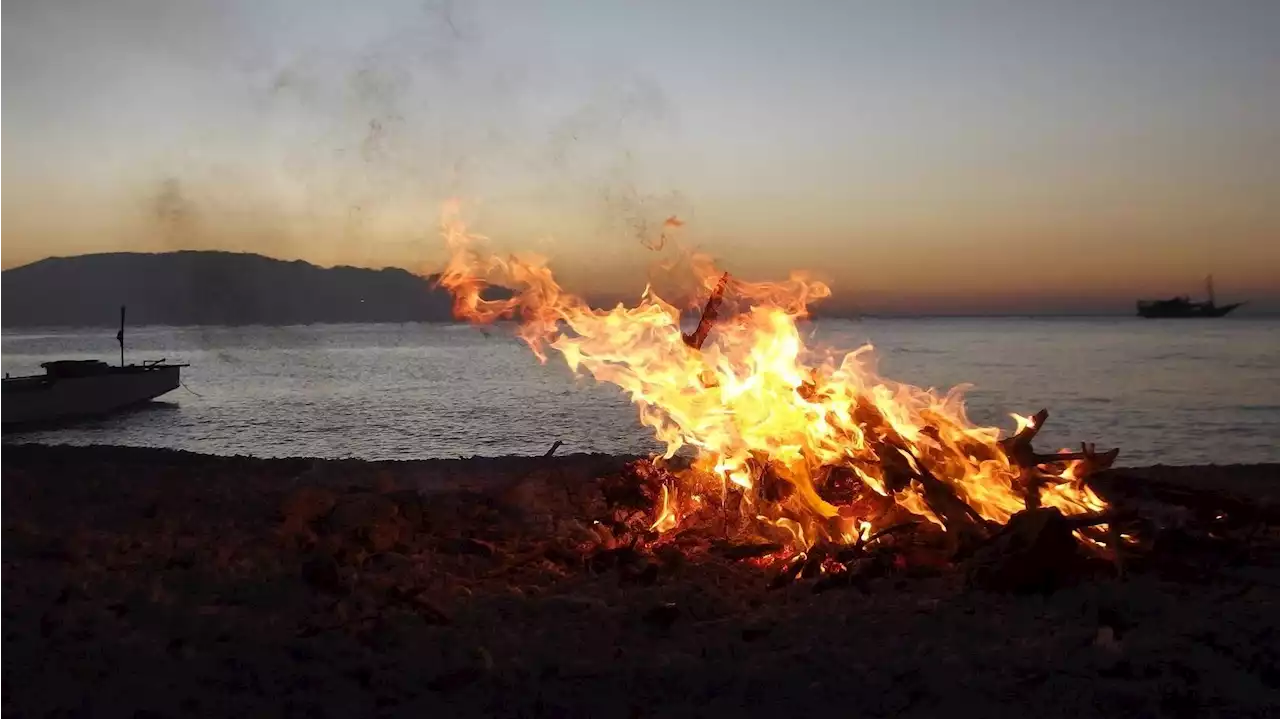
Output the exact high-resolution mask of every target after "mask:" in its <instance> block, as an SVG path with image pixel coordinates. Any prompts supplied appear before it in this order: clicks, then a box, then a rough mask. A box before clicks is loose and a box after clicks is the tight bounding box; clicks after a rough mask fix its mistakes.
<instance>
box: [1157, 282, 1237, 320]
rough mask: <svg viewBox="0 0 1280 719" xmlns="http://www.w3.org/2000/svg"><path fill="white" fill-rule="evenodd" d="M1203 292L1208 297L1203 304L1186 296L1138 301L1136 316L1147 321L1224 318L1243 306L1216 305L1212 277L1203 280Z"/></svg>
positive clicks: (1234, 304)
mask: <svg viewBox="0 0 1280 719" xmlns="http://www.w3.org/2000/svg"><path fill="white" fill-rule="evenodd" d="M1205 290H1206V293H1207V294H1208V295H1209V299H1208V300H1207V301H1205V302H1194V301H1192V299H1191V298H1190V297H1187V296H1186V295H1183V296H1181V297H1174V298H1171V299H1167V300H1138V316H1139V317H1146V318H1147V319H1166V318H1186V317H1224V316H1226V315H1227V313H1229V312H1231V311H1232V310H1234V309H1235V308H1237V307H1239V306H1240V305H1243V304H1244V303H1243V302H1235V303H1233V304H1229V305H1218V304H1217V303H1216V302H1215V301H1214V295H1213V275H1209V276H1208V277H1206V278H1205Z"/></svg>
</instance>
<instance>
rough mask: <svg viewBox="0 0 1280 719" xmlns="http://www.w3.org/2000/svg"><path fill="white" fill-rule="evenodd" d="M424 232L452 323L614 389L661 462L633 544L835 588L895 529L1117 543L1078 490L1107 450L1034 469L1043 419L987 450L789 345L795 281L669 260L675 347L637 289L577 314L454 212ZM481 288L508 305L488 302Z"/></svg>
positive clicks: (1099, 545) (1094, 498)
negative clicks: (510, 331) (433, 238)
mask: <svg viewBox="0 0 1280 719" xmlns="http://www.w3.org/2000/svg"><path fill="white" fill-rule="evenodd" d="M442 220H443V236H444V240H445V243H446V245H447V248H448V251H449V259H448V262H447V265H446V267H445V269H444V271H443V272H442V273H441V275H440V277H439V280H438V282H439V284H440V285H441V286H443V287H445V288H447V289H448V290H449V291H450V292H451V293H452V295H453V298H454V312H455V314H456V316H457V317H459V318H460V319H465V320H468V321H470V322H473V323H491V322H494V321H498V320H515V321H516V322H518V330H517V334H518V336H519V337H520V338H521V339H522V340H523V341H524V342H525V343H527V344H528V346H529V347H530V348H531V349H532V351H533V353H534V354H535V355H536V356H537V357H538V359H539V360H541V361H544V362H545V361H547V359H548V356H549V355H550V354H552V353H554V354H556V355H559V357H560V358H562V359H563V361H564V362H566V363H567V364H568V366H569V367H570V368H571V369H572V370H574V371H575V372H578V373H585V374H586V375H589V376H590V377H593V378H594V379H595V380H597V381H600V382H606V383H610V384H613V385H616V386H617V387H619V388H621V390H622V391H624V392H625V393H626V394H627V395H629V396H630V398H631V400H632V401H633V402H634V403H635V405H636V407H637V409H638V411H639V418H640V421H641V422H642V423H643V424H644V425H645V426H647V427H649V428H652V430H653V432H654V434H655V435H656V437H657V439H658V440H659V441H660V442H661V443H663V444H665V446H666V451H665V452H664V453H662V454H661V455H659V456H655V457H653V458H651V460H649V461H648V462H646V463H643V465H637V466H636V467H634V469H633V472H632V475H633V476H632V478H631V479H632V480H633V481H634V482H636V483H638V484H642V485H647V486H648V487H649V488H650V489H651V490H652V492H651V494H652V508H651V513H650V515H649V516H648V517H647V518H646V520H645V527H643V530H644V531H647V532H648V533H650V534H652V535H653V536H654V539H653V542H655V543H661V542H662V541H664V540H665V541H670V538H671V537H673V536H675V535H678V534H679V533H681V532H683V531H687V530H689V529H691V528H694V527H700V528H706V527H714V528H715V531H716V532H719V533H721V534H722V535H723V536H724V538H725V539H726V540H732V541H733V542H734V547H735V548H736V549H735V551H738V552H740V553H742V554H744V555H745V554H754V555H758V556H762V557H767V558H769V559H771V560H778V561H781V562H782V563H783V576H789V577H794V576H796V575H798V574H801V573H806V574H808V573H813V574H819V575H827V574H835V575H844V574H845V573H847V571H848V570H849V569H850V559H851V558H865V556H866V550H867V549H868V548H869V547H870V546H872V545H874V544H876V543H877V542H880V541H882V540H883V539H884V538H885V537H887V536H889V535H891V534H893V533H895V532H898V531H901V530H902V528H904V527H911V528H913V529H914V530H916V531H919V530H920V529H921V528H922V527H924V528H929V529H932V530H933V531H935V533H938V534H940V535H943V536H945V537H946V538H948V541H950V542H951V543H952V550H953V551H963V549H964V548H966V547H968V548H973V547H976V546H979V545H982V544H984V543H989V542H990V541H991V539H992V538H993V537H995V536H998V535H1000V534H1001V533H1003V532H1006V531H1007V530H1008V529H1009V526H1010V524H1011V522H1013V523H1014V524H1026V525H1031V526H1034V527H1036V528H1037V529H1036V532H1035V533H1036V534H1038V533H1039V530H1040V528H1042V527H1044V526H1046V522H1047V523H1048V524H1049V525H1051V526H1053V527H1056V528H1058V530H1059V531H1060V532H1063V533H1066V534H1067V535H1069V536H1073V537H1074V542H1075V543H1077V544H1079V545H1080V546H1081V547H1083V548H1085V549H1088V550H1091V551H1097V550H1104V549H1105V547H1106V546H1107V545H1108V543H1115V542H1118V541H1124V538H1123V537H1121V536H1120V535H1118V534H1117V533H1116V531H1115V529H1114V527H1111V526H1109V521H1108V520H1109V517H1110V513H1109V512H1108V506H1107V503H1106V502H1105V501H1104V500H1103V499H1102V498H1101V497H1099V496H1098V495H1097V494H1095V493H1094V492H1093V491H1092V489H1090V487H1089V485H1088V484H1087V483H1086V479H1087V478H1088V476H1089V475H1090V474H1091V473H1093V472H1095V471H1097V470H1098V469H1101V468H1105V467H1107V466H1109V465H1110V464H1111V463H1112V462H1113V460H1114V459H1115V457H1116V454H1117V452H1116V451H1115V450H1113V451H1111V452H1107V453H1103V454H1098V453H1096V452H1095V451H1094V449H1093V446H1092V445H1082V447H1081V450H1080V451H1078V452H1068V451H1065V450H1064V451H1060V452H1057V453H1052V454H1041V453H1038V452H1036V451H1035V450H1034V449H1033V448H1032V439H1033V438H1034V437H1035V436H1036V434H1037V432H1038V431H1039V430H1040V429H1041V428H1042V427H1043V425H1044V422H1045V420H1046V419H1047V417H1048V413H1047V412H1046V411H1043V410H1042V411H1040V412H1039V413H1037V414H1035V415H1033V416H1029V417H1027V416H1022V415H1016V414H1015V415H1013V418H1014V421H1015V423H1016V427H1015V430H1014V431H1013V432H1012V433H1011V434H1009V435H1008V436H1005V433H1004V432H1002V430H1000V429H999V428H996V427H983V426H977V425H975V424H974V423H973V422H971V421H970V420H969V419H968V417H967V416H966V413H965V408H964V403H963V396H962V390H960V389H957V390H952V391H951V392H948V393H938V392H936V391H934V390H932V389H921V388H918V387H914V386H911V385H909V384H904V383H900V382H894V381H892V380H889V379H887V378H884V377H881V376H879V375H878V374H877V372H876V371H875V369H874V368H873V366H872V364H871V362H870V358H871V349H872V348H871V347H870V346H866V347H862V348H860V349H857V350H854V351H851V352H847V353H843V354H842V353H839V352H836V351H833V350H829V349H823V348H811V347H807V346H806V343H805V342H804V339H803V337H802V334H801V324H800V323H801V322H802V321H803V320H805V318H807V317H808V313H809V306H810V304H811V303H813V302H815V301H817V300H821V299H823V298H825V297H828V296H829V295H830V294H831V292H830V289H829V288H828V287H827V286H826V285H825V284H823V283H822V282H820V281H818V280H816V279H813V278H812V277H810V276H809V275H807V274H805V273H802V272H792V273H791V274H790V276H789V278H788V279H786V280H784V281H780V282H749V281H744V280H742V279H739V278H736V277H732V276H730V275H729V274H728V273H725V272H722V271H720V269H718V268H717V267H716V266H715V263H714V262H713V261H712V260H711V258H709V257H707V256H705V255H702V254H698V253H692V252H684V253H683V257H682V259H683V265H682V266H685V267H688V268H690V269H691V273H690V274H691V276H692V277H693V282H694V285H695V291H694V292H690V293H686V294H687V295H688V296H689V304H688V306H687V307H686V308H684V309H694V310H696V309H697V308H699V307H700V308H702V312H701V316H700V318H699V321H698V323H697V325H696V327H695V328H694V329H693V330H692V331H689V332H685V331H684V329H683V327H682V315H683V314H684V313H683V312H682V308H681V307H679V306H677V305H675V304H673V303H671V302H668V301H667V300H666V299H664V298H663V297H660V296H659V295H658V294H657V292H655V291H654V290H653V288H652V287H648V288H646V289H645V291H644V292H643V293H642V295H641V296H640V298H639V300H638V302H637V303H635V305H634V306H625V305H622V304H619V305H618V306H615V307H612V308H606V309H601V308H596V307H592V306H591V305H590V304H588V302H587V301H585V300H584V299H583V298H581V297H579V296H576V295H574V294H573V293H570V292H567V291H566V290H564V289H563V288H562V287H561V286H560V285H559V284H558V283H557V282H556V279H555V278H554V276H553V274H552V272H551V270H550V268H549V266H548V262H547V259H546V258H544V257H540V256H536V255H520V254H516V255H509V256H500V255H498V254H494V253H492V252H490V251H489V250H488V249H487V239H486V238H484V237H482V236H479V235H477V234H474V233H472V232H470V231H469V230H468V228H467V227H466V225H465V223H464V222H463V220H462V219H461V218H460V215H459V210H458V205H457V204H456V203H449V204H447V205H446V206H445V209H444V213H443V218H442ZM668 225H672V226H676V225H678V221H668ZM665 239H666V238H665V237H664V243H665ZM491 287H500V288H505V289H506V290H507V291H508V292H509V293H510V294H509V296H507V297H505V298H503V299H488V298H486V297H485V296H484V294H485V291H486V290H487V289H489V288H491ZM1018 518H1027V519H1018Z"/></svg>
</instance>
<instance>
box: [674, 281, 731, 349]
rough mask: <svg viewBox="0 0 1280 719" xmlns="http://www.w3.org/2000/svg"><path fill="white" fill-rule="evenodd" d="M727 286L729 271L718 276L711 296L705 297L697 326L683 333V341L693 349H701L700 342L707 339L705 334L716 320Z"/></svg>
mask: <svg viewBox="0 0 1280 719" xmlns="http://www.w3.org/2000/svg"><path fill="white" fill-rule="evenodd" d="M728 286H729V273H728V272H726V273H724V274H723V275H721V276H720V281H719V282H717V283H716V288H715V289H714V290H712V291H711V296H710V297H708V298H707V306H706V307H704V308H703V309H702V318H701V319H699V320H698V328H697V329H695V330H694V331H693V334H686V335H683V337H684V343H685V344H687V345H689V346H690V347H692V348H693V349H696V350H700V349H702V343H703V342H706V341H707V335H708V334H711V326H712V325H713V324H714V323H715V321H716V313H717V312H718V311H719V310H720V303H721V302H723V301H724V291H725V289H726V288H728Z"/></svg>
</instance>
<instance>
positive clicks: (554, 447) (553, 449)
mask: <svg viewBox="0 0 1280 719" xmlns="http://www.w3.org/2000/svg"><path fill="white" fill-rule="evenodd" d="M562 444H564V442H561V441H560V440H558V439H557V440H556V441H555V444H553V445H551V449H548V450H547V453H546V454H544V455H542V456H543V457H550V456H551V455H553V454H555V453H556V450H557V449H560V445H562Z"/></svg>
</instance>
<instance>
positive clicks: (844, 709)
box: [0, 445, 1280, 717]
mask: <svg viewBox="0 0 1280 719" xmlns="http://www.w3.org/2000/svg"><path fill="white" fill-rule="evenodd" d="M628 459H629V458H623V457H610V456H603V455H570V456H565V457H555V458H547V459H544V458H503V459H471V460H430V461H413V462H363V461H343V460H327V461H315V460H306V459H291V460H259V459H246V458H228V457H212V456H204V455H196V454H190V453H183V452H173V451H167V450H145V449H128V448H119V447H85V448H71V447H56V448H55V447H42V446H35V445H23V446H6V447H5V448H4V453H3V479H2V482H0V485H2V486H3V501H4V513H3V514H4V530H3V531H4V534H3V541H4V553H3V554H4V556H3V560H4V595H3V611H4V649H5V650H6V651H5V652H4V657H3V664H4V692H3V694H4V698H3V709H4V711H5V712H12V716H95V717H98V716H103V717H115V716H120V717H133V716H152V717H157V716H308V717H312V716H334V717H351V716H414V717H422V716H432V715H439V716H450V717H461V716H554V717H567V716H591V717H612V716H618V717H649V716H653V717H659V716H661V717H672V716H711V715H722V714H723V715H729V713H730V712H732V713H733V715H736V716H771V717H778V716H922V717H924V716H949V717H950V716H957V717H958V716H982V717H991V716H1006V715H1012V714H1014V713H1017V714H1021V715H1024V716H1025V715H1026V714H1027V713H1029V712H1034V713H1035V714H1036V715H1037V716H1099V715H1109V716H1126V717H1133V716H1211V715H1224V716H1225V715H1230V716H1266V715H1275V712H1276V711H1277V709H1278V708H1280V691H1277V687H1280V632H1278V631H1277V630H1278V628H1280V602H1278V600H1280V552H1278V551H1277V549H1276V547H1277V546H1280V542H1277V541H1275V540H1276V537H1275V531H1274V528H1272V531H1271V532H1270V534H1269V535H1266V536H1263V537H1261V538H1260V539H1259V540H1258V542H1259V547H1260V549H1259V550H1258V551H1254V552H1251V553H1250V555H1249V556H1248V558H1247V560H1242V559H1240V558H1239V557H1236V558H1233V559H1231V560H1230V561H1228V560H1227V558H1224V560H1223V561H1222V562H1221V563H1220V564H1218V563H1214V564H1213V565H1212V566H1211V567H1210V568H1209V570H1208V571H1207V573H1206V572H1200V573H1196V574H1194V575H1184V576H1178V575H1176V574H1172V575H1171V574H1169V573H1157V572H1138V571H1131V572H1128V573H1127V574H1126V575H1125V576H1123V577H1102V578H1098V579H1091V580H1089V581H1085V582H1083V583H1080V584H1078V585H1075V586H1070V587H1066V588H1062V589H1060V590H1058V591H1055V592H1053V593H1051V594H1047V595H1044V594H1035V595H1030V596H1026V595H1007V594H996V593H989V592H983V591H978V590H975V589H972V588H970V587H967V586H966V585H965V583H964V580H963V576H962V574H961V573H959V572H950V571H942V572H935V573H931V574H930V575H929V576H916V574H917V573H911V574H910V575H909V574H908V573H898V574H894V573H891V574H890V575H889V576H885V577H882V578H878V579H875V580H873V581H871V582H870V584H869V585H868V586H867V587H866V591H865V592H864V591H857V590H841V591H831V592H826V593H821V594H815V593H814V592H813V591H812V589H811V587H810V586H807V585H803V584H796V585H794V586H789V587H785V588H782V589H778V590H769V589H768V588H767V584H768V580H769V575H768V573H767V572H766V571H765V570H764V569H762V568H760V567H758V566H755V565H753V564H752V563H750V562H733V561H728V560H727V559H723V558H717V557H716V556H714V555H710V554H705V555H699V556H697V557H684V556H677V555H670V556H664V557H662V559H661V562H660V566H658V567H657V569H658V571H657V572H656V573H653V572H648V573H629V572H627V571H624V570H623V569H622V568H618V567H613V566H603V565H600V564H599V563H597V562H594V561H593V560H592V558H591V555H590V554H589V553H587V552H586V550H584V547H591V546H597V545H599V543H600V542H601V541H602V539H601V537H600V536H599V533H598V531H597V530H595V529H594V528H593V527H592V526H591V525H590V523H589V522H586V521H583V520H584V518H587V517H591V516H594V515H593V513H594V512H599V511H603V510H602V502H603V500H602V498H601V496H600V495H601V490H600V482H599V481H598V478H600V477H603V476H608V475H610V474H616V473H618V472H619V471H621V468H622V467H623V466H624V464H625V463H626V461H627V460H628ZM1125 473H1126V477H1127V478H1128V479H1127V480H1126V481H1134V480H1142V481H1151V482H1160V483H1164V484H1168V485H1170V486H1185V487H1197V488H1200V489H1206V488H1208V489H1213V490H1214V491H1230V492H1232V493H1235V494H1238V495H1240V496H1242V497H1248V498H1251V501H1254V502H1259V503H1262V502H1275V501H1276V499H1277V496H1278V495H1280V492H1278V490H1280V465H1253V466H1233V467H1199V468H1187V467H1152V468H1144V469H1141V470H1125ZM814 712H819V714H815V713H814Z"/></svg>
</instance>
